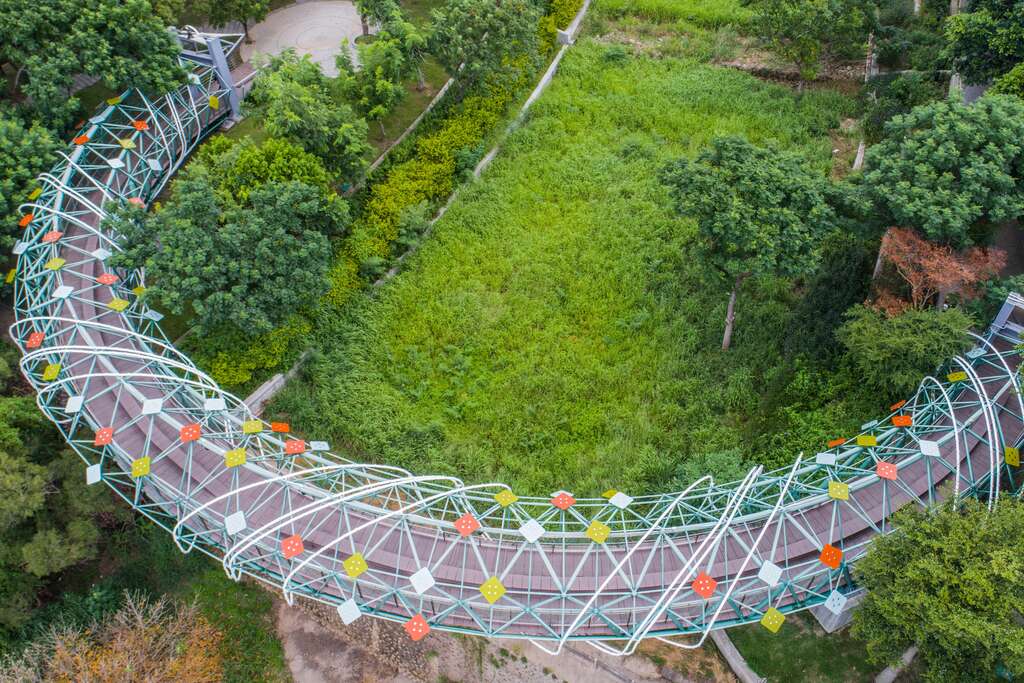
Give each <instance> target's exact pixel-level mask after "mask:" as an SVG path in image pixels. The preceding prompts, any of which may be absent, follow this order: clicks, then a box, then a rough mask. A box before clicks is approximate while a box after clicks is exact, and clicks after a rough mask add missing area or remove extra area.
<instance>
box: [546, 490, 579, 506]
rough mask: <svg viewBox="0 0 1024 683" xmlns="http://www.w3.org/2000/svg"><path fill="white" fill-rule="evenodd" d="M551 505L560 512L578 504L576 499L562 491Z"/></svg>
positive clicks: (552, 500) (553, 499)
mask: <svg viewBox="0 0 1024 683" xmlns="http://www.w3.org/2000/svg"><path fill="white" fill-rule="evenodd" d="M551 504H552V505H554V506H555V507H556V508H558V509H559V510H568V509H569V508H571V507H572V506H573V505H575V504H576V499H575V498H573V497H572V496H570V495H569V494H568V493H566V492H565V491H562V492H561V493H559V494H558V495H557V496H555V497H554V498H552V499H551Z"/></svg>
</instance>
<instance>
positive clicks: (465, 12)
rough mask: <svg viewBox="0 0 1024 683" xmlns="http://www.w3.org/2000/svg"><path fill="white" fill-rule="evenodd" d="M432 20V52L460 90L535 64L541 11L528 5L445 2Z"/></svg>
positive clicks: (520, 1) (518, 0)
mask: <svg viewBox="0 0 1024 683" xmlns="http://www.w3.org/2000/svg"><path fill="white" fill-rule="evenodd" d="M431 17H432V20H433V26H434V31H433V33H432V34H431V37H430V49H431V53H432V54H433V55H434V56H435V57H437V60H438V61H439V62H441V65H442V66H443V67H444V68H445V69H446V70H447V71H448V73H450V74H452V75H453V76H454V77H455V78H456V79H458V80H459V81H460V82H461V83H462V87H463V88H466V87H468V86H470V85H472V84H473V83H476V82H478V81H479V80H480V79H481V78H483V77H484V76H485V75H486V74H493V73H499V72H506V71H512V70H514V69H515V65H514V63H513V62H514V60H515V59H516V58H519V57H526V58H527V59H531V60H535V59H537V54H538V45H539V37H538V34H537V22H538V21H539V20H540V10H539V9H537V7H536V3H534V2H531V1H530V0H448V2H447V3H445V5H444V6H443V7H440V8H438V9H435V10H433V11H432V12H431ZM463 64H464V66H463V67H462V71H461V72H460V71H459V67H460V65H463Z"/></svg>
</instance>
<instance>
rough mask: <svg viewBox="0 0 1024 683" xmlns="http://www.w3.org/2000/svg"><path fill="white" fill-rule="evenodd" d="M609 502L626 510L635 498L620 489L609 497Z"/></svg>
mask: <svg viewBox="0 0 1024 683" xmlns="http://www.w3.org/2000/svg"><path fill="white" fill-rule="evenodd" d="M608 502H609V503H611V504H612V505H614V506H615V507H617V508H619V509H620V510H625V509H626V508H628V507H629V504H630V503H632V502H633V499H632V498H631V497H630V496H627V495H626V494H625V493H623V492H622V491H619V492H618V493H616V494H615V495H614V496H612V497H611V498H609V499H608Z"/></svg>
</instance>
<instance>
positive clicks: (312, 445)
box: [309, 441, 331, 451]
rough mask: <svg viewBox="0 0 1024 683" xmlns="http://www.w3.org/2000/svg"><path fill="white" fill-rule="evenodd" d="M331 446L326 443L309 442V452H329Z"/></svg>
mask: <svg viewBox="0 0 1024 683" xmlns="http://www.w3.org/2000/svg"><path fill="white" fill-rule="evenodd" d="M330 449H331V445H330V444H329V443H327V442H326V441H310V442H309V450H311V451H329V450H330Z"/></svg>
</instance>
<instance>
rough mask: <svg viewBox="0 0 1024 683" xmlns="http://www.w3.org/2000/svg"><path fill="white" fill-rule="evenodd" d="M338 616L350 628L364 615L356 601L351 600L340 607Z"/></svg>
mask: <svg viewBox="0 0 1024 683" xmlns="http://www.w3.org/2000/svg"><path fill="white" fill-rule="evenodd" d="M338 616H339V617H341V623H343V624H345V626H348V625H349V624H351V623H352V622H353V621H355V620H356V619H358V618H359V617H361V616H363V613H362V612H361V611H360V610H359V605H357V604H356V601H355V600H353V599H352V598H349V599H348V600H346V601H345V602H343V603H341V604H340V605H338Z"/></svg>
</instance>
